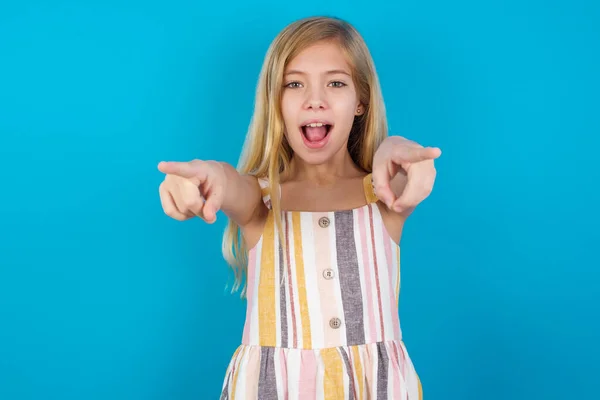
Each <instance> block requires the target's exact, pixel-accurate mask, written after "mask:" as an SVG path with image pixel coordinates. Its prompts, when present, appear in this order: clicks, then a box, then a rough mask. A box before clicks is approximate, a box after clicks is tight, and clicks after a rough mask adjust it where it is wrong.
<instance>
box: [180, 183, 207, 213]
mask: <svg viewBox="0 0 600 400" xmlns="http://www.w3.org/2000/svg"><path fill="white" fill-rule="evenodd" d="M179 193H180V194H181V199H182V200H181V203H182V204H183V207H185V210H186V212H187V213H189V214H190V215H191V216H193V215H196V216H198V217H201V216H202V209H203V207H204V199H203V198H202V196H201V194H200V190H199V189H198V186H196V185H194V184H193V183H191V182H190V181H183V183H182V184H181V185H180V186H179Z"/></svg>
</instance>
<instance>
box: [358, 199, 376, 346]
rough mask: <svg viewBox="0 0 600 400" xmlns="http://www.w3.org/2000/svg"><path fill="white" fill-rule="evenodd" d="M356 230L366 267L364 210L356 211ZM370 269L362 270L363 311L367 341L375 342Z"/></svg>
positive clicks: (367, 251)
mask: <svg viewBox="0 0 600 400" xmlns="http://www.w3.org/2000/svg"><path fill="white" fill-rule="evenodd" d="M358 229H359V232H360V244H361V246H362V249H361V251H362V256H363V263H364V264H365V265H368V262H369V261H368V259H369V248H368V246H367V228H366V226H365V210H364V208H360V209H359V210H358ZM370 270H371V269H370V268H364V276H365V289H366V292H367V304H366V306H365V309H366V311H367V314H369V315H368V319H369V323H368V327H365V332H368V333H369V335H370V337H369V338H368V340H369V341H374V340H377V327H376V325H375V312H374V310H373V293H372V292H371V284H372V282H371V274H370Z"/></svg>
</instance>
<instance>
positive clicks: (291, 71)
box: [285, 69, 350, 76]
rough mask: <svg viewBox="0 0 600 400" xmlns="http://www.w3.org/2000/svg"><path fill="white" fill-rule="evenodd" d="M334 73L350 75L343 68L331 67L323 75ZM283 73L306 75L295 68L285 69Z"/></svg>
mask: <svg viewBox="0 0 600 400" xmlns="http://www.w3.org/2000/svg"><path fill="white" fill-rule="evenodd" d="M334 74H342V75H348V76H350V73H349V72H348V71H345V70H343V69H332V70H329V71H326V72H325V75H334ZM285 75H306V73H305V72H302V71H299V70H296V69H292V70H290V71H287V72H286V73H285Z"/></svg>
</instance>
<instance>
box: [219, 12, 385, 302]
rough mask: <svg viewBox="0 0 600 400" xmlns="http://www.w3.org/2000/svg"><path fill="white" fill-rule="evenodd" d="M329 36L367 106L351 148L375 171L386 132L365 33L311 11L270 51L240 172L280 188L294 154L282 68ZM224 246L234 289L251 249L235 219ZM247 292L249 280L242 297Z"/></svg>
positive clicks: (275, 206) (276, 209)
mask: <svg viewBox="0 0 600 400" xmlns="http://www.w3.org/2000/svg"><path fill="white" fill-rule="evenodd" d="M326 40H334V41H336V42H337V43H338V44H339V45H340V48H341V49H342V50H343V51H344V53H345V54H346V57H347V59H348V62H349V64H350V68H351V72H352V76H353V81H354V84H355V86H356V89H357V94H358V97H359V101H360V102H361V103H362V104H363V105H364V107H365V113H363V114H362V115H361V116H359V117H356V118H355V121H354V123H353V126H352V130H351V132H350V137H349V139H348V150H349V153H350V155H351V157H352V160H353V161H354V162H355V163H356V164H357V165H358V166H359V167H361V168H362V169H364V170H365V171H366V172H371V169H372V164H373V155H374V152H375V150H376V149H377V147H378V146H379V144H380V143H381V142H382V141H383V140H384V139H385V137H386V136H387V120H386V115H385V114H386V113H385V106H384V102H383V96H382V93H381V88H380V85H379V78H378V76H377V73H376V70H375V65H374V63H373V59H372V57H371V54H370V52H369V50H368V48H367V46H366V44H365V41H364V40H363V38H362V37H361V35H360V34H359V33H358V31H357V30H356V29H355V28H354V27H353V26H352V25H350V24H349V23H348V22H346V21H344V20H341V19H339V18H334V17H309V18H304V19H301V20H298V21H295V22H293V23H292V24H290V25H288V26H287V27H285V28H284V29H283V30H282V31H281V32H280V33H279V35H277V37H276V38H275V40H274V41H273V42H272V43H271V45H270V47H269V49H268V51H267V54H266V57H265V60H264V63H263V66H262V70H261V73H260V76H259V80H258V84H257V88H256V100H255V108H254V115H253V116H252V120H251V123H250V127H249V131H248V135H247V136H246V142H245V144H244V149H243V152H242V155H241V157H240V162H239V165H238V168H237V169H238V171H239V173H241V174H251V175H254V176H256V177H257V178H267V179H268V182H269V185H268V186H269V188H274V189H275V190H277V189H278V188H279V181H280V175H282V174H284V173H285V172H287V171H288V170H289V167H290V161H291V158H292V154H293V152H292V149H291V147H290V145H289V143H288V142H287V140H286V138H285V136H284V123H283V117H282V113H281V92H282V88H283V75H284V70H285V68H286V66H287V64H288V63H289V62H290V61H291V60H292V59H293V58H294V57H295V56H296V55H298V53H300V52H301V51H302V50H304V49H305V48H307V47H309V46H311V45H313V44H315V43H317V42H321V41H326ZM270 198H271V207H272V212H273V216H274V218H275V224H276V227H277V230H278V231H279V232H280V234H281V232H282V230H281V229H280V227H281V207H280V202H279V193H273V192H272V193H271V196H270ZM281 242H283V241H281ZM222 250H223V256H224V257H225V260H226V261H227V262H228V263H229V265H230V266H231V267H232V269H233V271H234V275H235V284H234V287H233V291H236V290H237V289H239V288H240V286H241V285H242V280H243V278H244V276H245V274H246V270H247V263H248V251H249V249H248V248H247V246H246V243H245V241H244V239H243V237H242V235H241V231H240V227H239V226H238V225H237V224H236V223H235V222H233V221H232V220H231V219H230V220H229V222H228V225H227V228H226V230H225V233H224V235H223V248H222ZM245 293H246V284H244V285H243V290H242V297H244V296H245Z"/></svg>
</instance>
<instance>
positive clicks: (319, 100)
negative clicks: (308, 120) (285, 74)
mask: <svg viewBox="0 0 600 400" xmlns="http://www.w3.org/2000/svg"><path fill="white" fill-rule="evenodd" d="M304 106H305V108H306V109H313V110H318V109H324V108H326V107H327V102H326V99H325V93H323V91H322V90H319V89H318V88H314V89H310V90H307V91H306V100H305V103H304Z"/></svg>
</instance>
